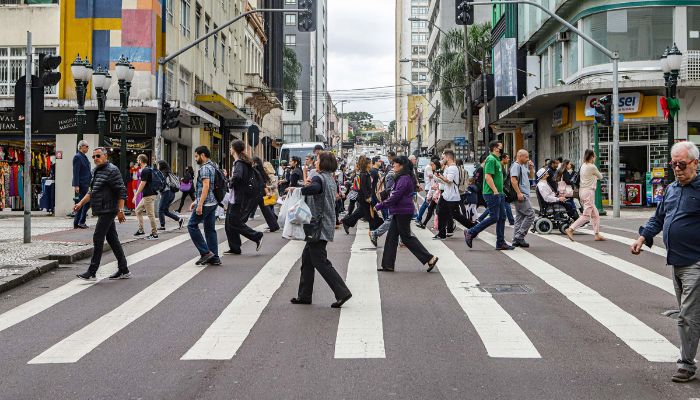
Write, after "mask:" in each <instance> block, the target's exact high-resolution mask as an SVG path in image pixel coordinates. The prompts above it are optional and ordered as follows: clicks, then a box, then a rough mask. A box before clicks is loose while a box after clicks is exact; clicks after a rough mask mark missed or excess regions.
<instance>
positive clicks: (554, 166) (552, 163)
mask: <svg viewBox="0 0 700 400" xmlns="http://www.w3.org/2000/svg"><path fill="white" fill-rule="evenodd" d="M562 161H564V160H561V161H560V160H559V159H557V158H555V159H553V160H549V165H548V166H547V176H548V178H547V183H548V184H549V187H551V188H552V190H553V191H554V193H557V191H558V190H559V187H558V185H557V181H556V180H555V178H556V175H557V170H558V169H559V164H560V163H561V162H562Z"/></svg>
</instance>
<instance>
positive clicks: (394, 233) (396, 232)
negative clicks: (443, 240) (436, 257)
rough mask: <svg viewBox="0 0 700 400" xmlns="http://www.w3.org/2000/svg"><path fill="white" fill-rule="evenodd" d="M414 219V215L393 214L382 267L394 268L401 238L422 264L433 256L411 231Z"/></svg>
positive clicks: (385, 243)
mask: <svg viewBox="0 0 700 400" xmlns="http://www.w3.org/2000/svg"><path fill="white" fill-rule="evenodd" d="M412 220H413V215H392V218H391V226H390V227H389V232H388V233H387V235H386V242H384V254H383V255H382V268H389V269H394V267H395V265H394V264H395V263H396V250H397V249H398V247H399V238H401V243H403V244H404V245H405V246H406V248H407V249H408V250H410V251H411V253H413V255H414V256H416V258H417V259H418V261H420V263H421V264H427V263H428V261H430V260H431V259H432V258H433V255H432V254H430V253H429V252H428V250H426V248H425V247H424V246H423V244H422V243H421V242H420V240H418V238H417V237H415V236H413V234H412V233H411V221H412Z"/></svg>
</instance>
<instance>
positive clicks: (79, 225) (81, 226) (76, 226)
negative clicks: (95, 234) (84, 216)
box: [73, 224, 89, 229]
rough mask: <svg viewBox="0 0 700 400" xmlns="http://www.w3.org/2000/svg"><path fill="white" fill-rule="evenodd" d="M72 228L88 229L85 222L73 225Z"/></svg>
mask: <svg viewBox="0 0 700 400" xmlns="http://www.w3.org/2000/svg"><path fill="white" fill-rule="evenodd" d="M73 229H89V227H88V226H87V225H85V224H78V225H75V226H74V227H73Z"/></svg>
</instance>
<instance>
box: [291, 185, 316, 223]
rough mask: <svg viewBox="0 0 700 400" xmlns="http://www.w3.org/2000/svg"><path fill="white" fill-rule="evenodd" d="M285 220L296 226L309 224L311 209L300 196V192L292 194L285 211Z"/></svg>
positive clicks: (296, 191)
mask: <svg viewBox="0 0 700 400" xmlns="http://www.w3.org/2000/svg"><path fill="white" fill-rule="evenodd" d="M287 220H288V221H290V222H291V223H293V224H297V225H303V224H308V223H309V222H311V209H310V208H309V206H308V205H307V204H306V201H304V198H303V197H302V196H301V190H298V189H297V190H295V191H293V192H292V203H291V205H290V206H289V209H288V210H287Z"/></svg>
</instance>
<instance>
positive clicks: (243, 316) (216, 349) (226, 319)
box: [180, 240, 306, 360]
mask: <svg viewBox="0 0 700 400" xmlns="http://www.w3.org/2000/svg"><path fill="white" fill-rule="evenodd" d="M305 244H306V243H305V242H303V241H297V240H292V241H290V242H289V243H287V244H286V245H285V246H284V247H282V249H281V250H280V251H279V252H278V253H277V254H275V256H274V257H272V258H271V259H270V260H269V261H268V262H267V263H266V264H265V265H264V266H263V267H262V269H261V270H260V271H259V272H258V273H257V274H256V275H255V277H253V279H252V280H251V281H250V282H248V284H247V285H246V287H245V288H243V290H241V292H240V293H239V294H238V295H237V296H236V297H235V298H234V299H233V301H231V303H229V305H228V306H227V307H226V308H225V309H224V311H222V312H221V314H220V315H219V317H218V318H216V320H214V322H213V323H212V324H211V325H210V326H209V328H207V330H206V331H205V332H204V334H203V335H202V337H200V338H199V340H197V342H196V343H195V344H194V345H193V346H192V347H191V348H190V349H189V350H188V351H187V352H186V353H185V355H183V356H182V358H180V359H181V360H230V359H231V358H233V356H235V355H236V352H237V351H238V349H239V348H240V347H241V345H242V344H243V342H244V341H245V339H246V338H247V337H248V335H249V334H250V331H251V330H252V329H253V326H254V325H255V324H256V323H257V322H258V319H260V315H261V314H262V312H263V311H264V310H265V307H267V305H268V303H269V302H270V299H271V298H272V296H273V295H274V294H275V292H277V290H278V289H279V288H280V286H282V283H283V282H284V280H285V278H286V277H287V275H289V271H290V270H291V269H292V267H293V266H294V264H295V263H296V262H297V260H298V259H299V258H300V257H301V253H302V251H303V249H304V245H305Z"/></svg>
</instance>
